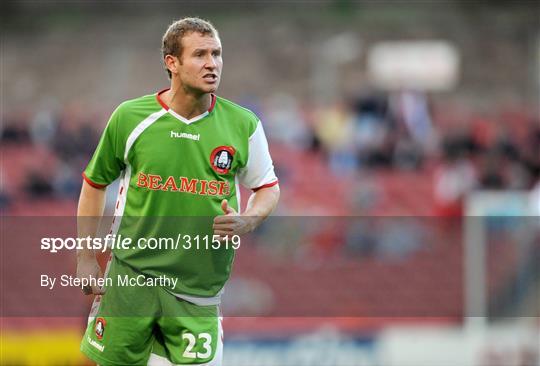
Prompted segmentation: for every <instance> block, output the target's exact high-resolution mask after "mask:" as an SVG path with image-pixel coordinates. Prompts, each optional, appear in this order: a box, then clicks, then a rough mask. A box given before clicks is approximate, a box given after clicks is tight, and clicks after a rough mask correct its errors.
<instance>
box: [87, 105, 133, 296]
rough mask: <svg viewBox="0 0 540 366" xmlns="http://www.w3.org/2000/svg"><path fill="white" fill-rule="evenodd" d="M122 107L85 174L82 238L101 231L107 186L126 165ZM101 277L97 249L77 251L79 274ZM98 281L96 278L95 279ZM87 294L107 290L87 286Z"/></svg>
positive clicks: (114, 116) (113, 117) (108, 125)
mask: <svg viewBox="0 0 540 366" xmlns="http://www.w3.org/2000/svg"><path fill="white" fill-rule="evenodd" d="M120 113H121V108H120V107H118V108H117V109H116V110H115V111H114V112H113V114H112V115H111V118H110V119H109V122H108V123H107V126H106V127H105V130H104V131H103V134H102V135H101V139H100V141H99V144H98V146H97V148H96V151H95V152H94V155H93V156H92V159H90V162H89V163H88V166H87V167H86V169H85V171H84V173H83V177H84V181H83V185H82V189H81V195H80V197H79V206H78V209H77V231H78V235H79V237H80V238H86V237H88V236H90V237H91V238H94V237H95V236H96V233H97V231H98V227H99V223H100V221H101V217H102V216H103V210H104V207H105V187H106V186H107V185H109V184H110V183H112V182H113V181H114V180H115V179H116V178H117V177H118V176H119V175H120V173H121V171H122V169H123V168H124V165H123V162H122V156H123V151H122V149H121V148H120V147H121V146H122V144H123V140H122V139H121V138H119V135H118V121H119V119H120ZM91 276H92V277H94V278H95V277H98V276H99V277H101V276H102V272H101V268H100V266H99V264H98V262H97V259H96V256H95V253H94V251H93V250H91V249H88V248H85V249H80V250H78V251H77V277H78V278H89V277H91ZM92 282H94V283H95V281H92ZM83 292H85V293H86V294H87V295H89V294H94V295H100V294H102V293H103V290H102V289H101V288H99V287H97V286H93V287H92V288H90V287H89V288H86V289H83Z"/></svg>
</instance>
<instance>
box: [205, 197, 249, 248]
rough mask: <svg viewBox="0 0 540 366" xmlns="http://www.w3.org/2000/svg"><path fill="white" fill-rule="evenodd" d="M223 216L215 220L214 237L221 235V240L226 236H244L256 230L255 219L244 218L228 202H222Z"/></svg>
mask: <svg viewBox="0 0 540 366" xmlns="http://www.w3.org/2000/svg"><path fill="white" fill-rule="evenodd" d="M221 209H222V210H223V215H219V216H216V217H215V218H214V225H213V228H214V235H219V237H220V240H224V239H225V237H226V236H233V235H244V234H247V233H249V232H251V231H253V229H254V225H253V219H252V218H251V217H249V216H242V215H240V214H239V213H238V212H236V210H235V209H234V208H232V207H231V206H229V202H227V200H223V201H221Z"/></svg>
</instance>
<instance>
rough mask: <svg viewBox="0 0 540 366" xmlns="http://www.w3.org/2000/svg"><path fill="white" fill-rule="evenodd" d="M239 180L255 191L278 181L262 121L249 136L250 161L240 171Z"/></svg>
mask: <svg viewBox="0 0 540 366" xmlns="http://www.w3.org/2000/svg"><path fill="white" fill-rule="evenodd" d="M238 180H239V182H240V184H242V185H243V186H244V187H246V188H249V189H252V190H254V191H256V190H258V189H260V188H264V187H271V186H273V185H276V184H277V183H278V179H277V177H276V174H275V173H274V163H273V162H272V158H271V157H270V152H269V151H268V142H267V141H266V136H265V135H264V130H263V127H262V123H261V121H259V122H258V123H257V128H256V129H255V132H253V135H251V136H250V138H249V156H248V161H247V164H246V166H245V167H244V168H242V169H240V171H239V172H238Z"/></svg>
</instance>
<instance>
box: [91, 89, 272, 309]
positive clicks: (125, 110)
mask: <svg viewBox="0 0 540 366" xmlns="http://www.w3.org/2000/svg"><path fill="white" fill-rule="evenodd" d="M161 93H162V92H160V93H157V94H153V95H147V96H143V97H140V98H137V99H133V100H130V101H126V102H124V103H122V104H121V105H120V106H119V107H118V108H117V109H116V110H115V111H114V112H113V114H112V116H111V118H110V120H109V122H108V124H107V126H106V128H105V131H104V132H103V134H102V136H101V140H100V142H99V144H98V147H97V149H96V151H95V153H94V155H93V157H92V159H91V160H90V163H89V164H88V166H87V168H86V170H85V171H84V173H83V176H84V178H85V180H86V181H87V182H88V183H89V184H90V185H92V186H94V187H97V188H101V187H105V186H107V185H108V184H110V183H111V182H113V181H114V180H116V179H117V178H118V177H120V178H121V179H120V188H119V192H118V201H117V203H116V210H115V214H114V215H115V218H114V222H113V227H112V229H111V232H112V233H113V234H117V236H118V235H122V234H124V235H126V236H129V237H131V238H133V239H134V240H137V239H138V238H141V237H145V238H149V237H156V238H159V237H164V238H172V239H174V240H176V239H178V234H182V235H187V236H184V237H183V238H184V239H186V240H180V241H178V242H176V244H177V246H176V247H175V248H174V249H171V248H167V249H165V250H159V248H158V249H148V248H145V249H140V248H138V247H136V246H133V247H132V248H130V249H129V250H115V249H114V248H113V253H114V255H115V256H116V257H117V258H118V259H119V260H122V261H124V262H125V263H127V264H128V265H131V266H132V267H133V268H135V269H137V270H139V271H140V272H142V273H143V274H147V275H150V276H166V277H170V278H177V279H178V281H177V285H176V287H175V288H171V289H170V290H171V291H172V292H174V293H176V294H182V295H186V296H193V297H202V298H211V297H216V296H218V295H219V294H220V292H221V289H222V287H223V285H224V284H225V282H226V281H227V279H228V278H229V275H230V270H231V266H232V261H233V259H234V250H233V249H232V248H231V247H229V248H225V247H224V246H222V248H220V249H218V250H215V249H207V248H206V247H204V248H202V249H201V248H200V247H199V249H198V250H197V249H193V245H192V248H191V249H189V250H186V249H184V248H185V247H187V243H186V241H187V240H190V239H191V240H195V239H196V236H199V239H197V240H199V241H201V240H203V241H204V240H205V239H204V236H206V235H209V236H210V243H211V242H212V238H211V236H212V228H211V224H212V220H213V218H214V217H215V216H217V215H221V214H223V211H222V209H221V201H222V200H223V199H227V200H228V201H229V204H230V205H231V206H232V207H234V208H236V209H237V210H238V208H239V206H240V192H239V187H238V184H242V185H243V186H245V187H247V188H249V189H252V190H258V189H260V188H262V187H270V186H272V185H275V184H277V182H278V181H277V178H276V176H275V174H274V167H273V163H272V160H271V158H270V154H269V150H268V143H267V141H266V137H265V135H264V131H263V128H262V125H261V122H260V120H259V119H258V118H257V116H256V115H255V114H253V113H252V112H251V111H249V110H247V109H245V108H243V107H240V106H238V105H236V104H235V103H232V102H230V101H228V100H226V99H224V98H220V97H217V96H214V95H212V105H211V107H210V109H209V110H208V111H206V112H205V113H203V114H202V115H199V116H197V117H195V118H192V119H186V118H184V117H182V116H180V115H178V114H177V113H175V112H174V111H173V110H172V109H169V107H168V106H167V105H166V104H165V103H164V102H163V101H162V100H161V98H160V94H161ZM142 218H144V220H143V219H142ZM142 221H144V222H142ZM181 231H182V232H181ZM206 240H208V239H206ZM178 244H180V245H178ZM182 244H183V245H182ZM191 244H194V243H191Z"/></svg>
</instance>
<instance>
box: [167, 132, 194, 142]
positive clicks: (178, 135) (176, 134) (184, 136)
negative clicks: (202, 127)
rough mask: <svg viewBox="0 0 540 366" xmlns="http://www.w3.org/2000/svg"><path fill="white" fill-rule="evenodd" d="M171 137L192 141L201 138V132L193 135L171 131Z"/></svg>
mask: <svg viewBox="0 0 540 366" xmlns="http://www.w3.org/2000/svg"><path fill="white" fill-rule="evenodd" d="M171 137H172V138H177V139H190V140H194V141H199V140H200V139H201V134H200V133H198V134H196V135H194V134H192V133H185V132H176V131H171Z"/></svg>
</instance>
